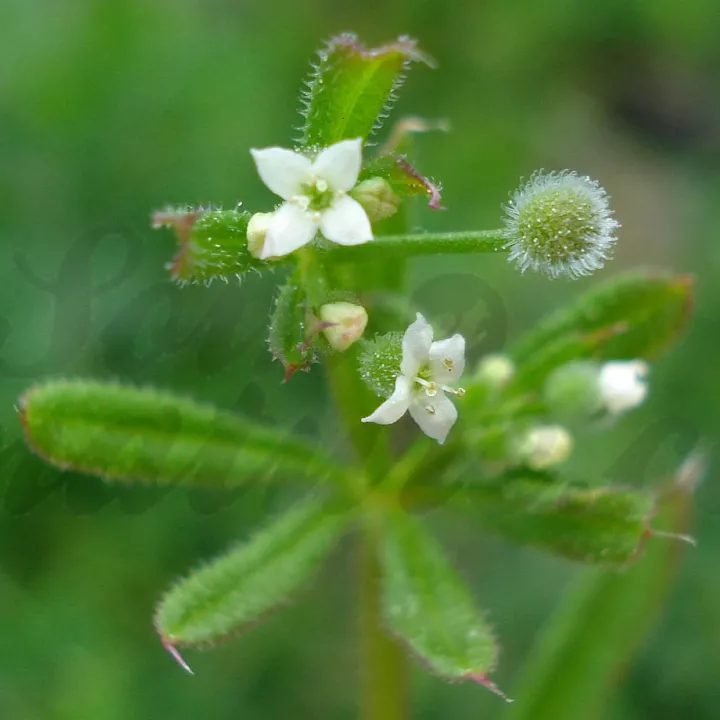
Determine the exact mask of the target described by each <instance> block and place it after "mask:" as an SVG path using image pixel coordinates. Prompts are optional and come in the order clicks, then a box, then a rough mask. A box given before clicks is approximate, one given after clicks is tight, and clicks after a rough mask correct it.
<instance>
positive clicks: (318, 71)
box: [302, 34, 433, 147]
mask: <svg viewBox="0 0 720 720" xmlns="http://www.w3.org/2000/svg"><path fill="white" fill-rule="evenodd" d="M319 55H320V57H319V59H318V62H317V64H316V65H315V67H314V68H313V72H312V74H311V76H310V78H309V79H308V80H307V82H306V85H307V90H306V91H305V92H304V93H303V96H302V100H303V106H304V107H303V115H304V117H305V125H304V128H303V136H302V145H304V146H305V147H315V146H319V147H325V146H328V145H332V144H333V143H336V142H338V141H340V140H348V139H352V138H357V137H361V138H363V139H367V137H368V136H369V135H370V134H371V133H372V132H373V131H374V130H376V129H377V128H378V127H379V126H380V123H381V121H382V120H383V119H384V117H385V116H386V114H387V113H388V111H389V108H390V105H391V104H392V102H393V100H394V99H395V90H396V89H397V87H398V86H399V85H400V84H401V82H402V80H403V75H404V72H405V70H406V69H407V66H408V64H409V63H410V62H411V61H422V62H425V63H426V64H428V65H431V66H432V64H433V63H432V60H431V59H430V58H428V56H427V55H425V54H424V53H423V52H422V51H421V50H420V49H419V48H418V47H417V45H416V43H415V41H414V40H410V39H408V38H400V39H398V40H397V41H396V42H394V43H391V44H390V45H385V46H383V47H379V48H372V49H366V48H364V47H363V46H362V45H361V44H360V43H359V42H358V40H357V38H356V37H355V36H354V35H349V34H344V35H339V36H337V37H334V38H332V39H331V40H330V42H329V43H328V44H327V45H326V46H325V48H323V49H322V50H321V51H320V53H319Z"/></svg>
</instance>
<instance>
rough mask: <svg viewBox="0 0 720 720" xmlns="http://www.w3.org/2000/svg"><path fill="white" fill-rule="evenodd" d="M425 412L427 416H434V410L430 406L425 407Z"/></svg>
mask: <svg viewBox="0 0 720 720" xmlns="http://www.w3.org/2000/svg"><path fill="white" fill-rule="evenodd" d="M425 410H426V412H427V413H428V415H434V414H435V408H434V407H433V406H432V405H426V406H425Z"/></svg>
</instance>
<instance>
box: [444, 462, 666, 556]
mask: <svg viewBox="0 0 720 720" xmlns="http://www.w3.org/2000/svg"><path fill="white" fill-rule="evenodd" d="M455 502H457V503H459V504H460V505H461V506H462V507H464V508H465V509H466V510H467V511H468V512H469V513H470V514H471V515H472V517H474V518H476V519H477V520H478V521H479V522H480V523H482V524H483V525H484V526H485V527H487V528H489V529H492V530H494V531H496V532H498V533H500V534H501V535H503V536H504V537H506V538H508V539H509V540H512V541H513V542H516V543H519V544H521V545H529V546H532V547H537V548H540V549H542V550H546V551H548V552H551V553H554V554H556V555H561V556H563V557H566V558H569V559H571V560H578V561H581V562H587V563H607V564H614V565H621V564H625V563H628V562H631V561H632V560H635V559H636V558H637V557H638V556H639V554H640V552H641V551H642V549H643V547H644V545H645V541H646V540H647V538H648V536H649V535H650V532H651V531H650V530H649V522H650V518H651V517H652V514H653V511H654V506H655V495H654V494H653V493H649V492H646V491H642V490H634V489H631V488H615V487H608V488H582V487H581V488H578V487H572V486H567V485H562V484H557V483H554V482H550V481H549V480H548V479H546V478H544V477H542V476H532V475H527V476H525V477H522V476H521V477H513V476H505V477H502V478H500V479H498V480H494V481H492V482H487V483H478V484H476V485H471V486H468V487H466V488H465V489H464V490H463V491H462V493H459V494H458V495H457V496H456V499H455Z"/></svg>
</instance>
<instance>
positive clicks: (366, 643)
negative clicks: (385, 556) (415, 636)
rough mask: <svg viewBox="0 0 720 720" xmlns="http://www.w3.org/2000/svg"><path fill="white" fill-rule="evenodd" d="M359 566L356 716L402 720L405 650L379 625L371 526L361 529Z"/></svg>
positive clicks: (364, 719)
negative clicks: (359, 690) (358, 704)
mask: <svg viewBox="0 0 720 720" xmlns="http://www.w3.org/2000/svg"><path fill="white" fill-rule="evenodd" d="M359 566H360V567H359V572H360V598H359V617H358V621H359V622H358V626H359V627H358V630H359V638H360V668H361V673H362V678H361V688H362V698H361V707H360V718H361V720H404V719H405V718H407V717H408V715H407V690H406V688H407V678H406V664H405V654H404V650H403V648H402V647H400V645H399V644H398V643H397V642H396V641H395V640H394V639H393V638H391V637H390V636H388V635H387V633H385V631H384V630H383V628H382V616H381V608H380V598H381V586H380V583H381V577H380V567H379V563H378V553H377V546H376V542H375V538H374V533H373V531H372V528H371V527H365V528H364V530H363V535H362V538H361V543H360V553H359Z"/></svg>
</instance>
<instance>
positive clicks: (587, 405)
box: [544, 360, 604, 420]
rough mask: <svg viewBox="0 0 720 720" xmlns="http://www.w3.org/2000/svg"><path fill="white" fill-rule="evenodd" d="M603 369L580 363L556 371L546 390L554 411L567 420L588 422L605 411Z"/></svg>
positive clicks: (584, 362) (550, 407) (547, 383)
mask: <svg viewBox="0 0 720 720" xmlns="http://www.w3.org/2000/svg"><path fill="white" fill-rule="evenodd" d="M599 380H600V366H599V365H598V364H597V363H595V362H592V361H591V360H577V361H575V362H571V363H568V364H567V365H562V366H560V367H559V368H557V369H556V370H554V371H553V372H552V373H551V374H550V376H549V377H548V379H547V382H546V383H545V388H544V396H545V402H546V403H547V406H548V408H549V409H550V411H551V412H552V413H553V414H554V415H557V416H558V417H560V418H563V419H565V420H587V419H589V418H591V417H592V416H593V415H595V414H596V413H598V412H599V411H600V410H602V408H603V405H604V402H603V397H602V393H601V391H600V381H599Z"/></svg>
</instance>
